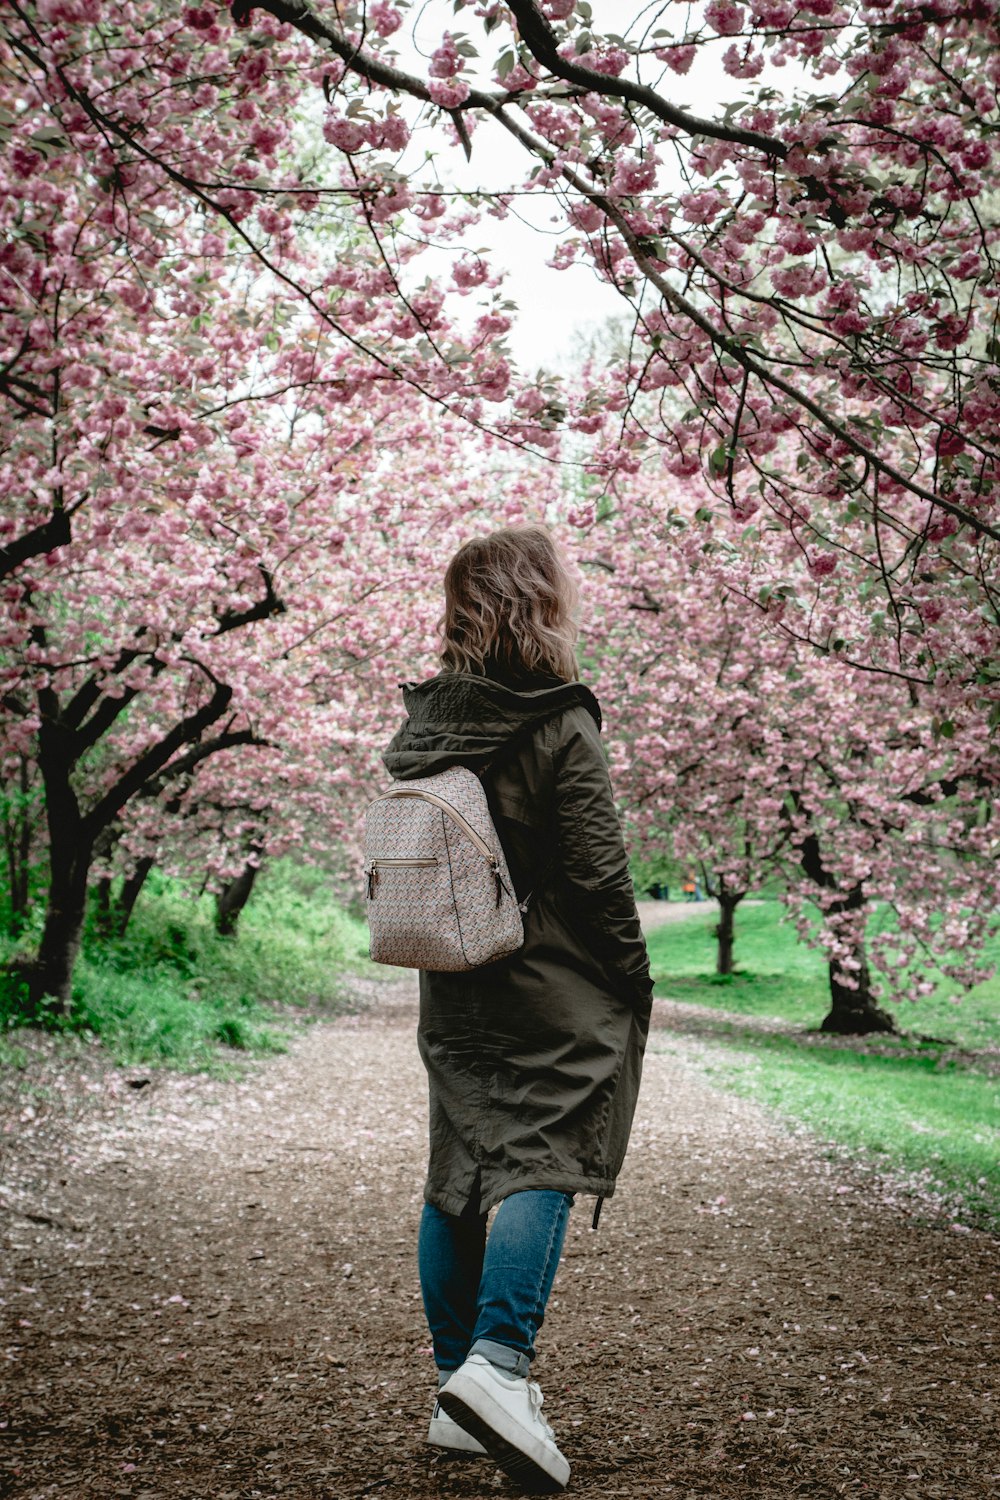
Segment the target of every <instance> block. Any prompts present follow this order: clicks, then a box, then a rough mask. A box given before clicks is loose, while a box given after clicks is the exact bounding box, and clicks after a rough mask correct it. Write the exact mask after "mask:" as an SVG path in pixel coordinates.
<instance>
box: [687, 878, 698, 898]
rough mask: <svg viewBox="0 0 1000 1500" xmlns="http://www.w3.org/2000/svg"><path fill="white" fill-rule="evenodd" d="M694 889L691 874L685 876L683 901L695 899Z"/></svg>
mask: <svg viewBox="0 0 1000 1500" xmlns="http://www.w3.org/2000/svg"><path fill="white" fill-rule="evenodd" d="M696 889H697V887H696V885H695V880H694V877H693V876H692V875H689V876H688V878H687V880H685V882H684V900H685V901H694V900H696V899H697V898H696V896H695V891H696Z"/></svg>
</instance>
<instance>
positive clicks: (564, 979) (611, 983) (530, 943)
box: [384, 672, 652, 1214]
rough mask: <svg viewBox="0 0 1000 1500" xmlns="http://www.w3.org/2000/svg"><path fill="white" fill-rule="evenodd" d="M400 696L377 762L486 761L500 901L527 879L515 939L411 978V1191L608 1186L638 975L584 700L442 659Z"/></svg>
mask: <svg viewBox="0 0 1000 1500" xmlns="http://www.w3.org/2000/svg"><path fill="white" fill-rule="evenodd" d="M403 699H404V703H405V707H406V711H407V714H408V718H407V719H406V720H405V722H404V723H403V725H402V727H401V728H400V730H399V731H398V733H397V734H396V735H395V736H394V738H393V740H392V743H391V744H390V745H389V747H388V749H387V751H386V753H385V757H384V758H385V764H386V766H387V768H388V770H389V771H390V773H391V774H392V776H393V777H394V778H396V779H397V780H404V781H405V780H408V779H411V778H413V777H417V776H429V775H433V774H434V772H436V771H443V770H444V769H445V768H446V767H447V766H450V765H464V766H469V767H470V768H471V769H473V770H476V771H481V770H482V768H483V767H484V766H486V767H487V769H486V771H485V773H484V775H483V785H484V787H485V789H486V793H487V796H488V798H489V802H490V807H491V811H492V813H493V819H494V822H495V824H496V827H497V832H498V833H499V835H500V840H501V842H502V844H503V847H504V852H505V853H506V856H507V862H508V865H509V867H510V873H511V877H512V879H513V881H514V886H515V889H516V891H517V894H518V897H519V899H523V898H524V897H525V896H526V895H527V894H528V893H529V892H532V891H534V895H533V897H532V900H531V904H530V906H529V909H528V913H527V916H526V917H525V940H524V946H523V947H522V948H520V949H519V950H518V952H517V953H514V954H512V955H511V956H510V957H509V958H505V959H502V960H500V962H498V963H495V964H489V965H487V966H486V967H484V968H480V969H474V970H472V971H471V972H469V973H464V974H444V973H421V975H420V1023H419V1030H418V1043H419V1047H420V1054H421V1057H422V1058H423V1061H424V1064H425V1066H426V1068H427V1073H428V1078H429V1081H430V1166H429V1170H428V1176H427V1185H426V1189H425V1196H426V1198H427V1201H428V1202H430V1203H433V1204H435V1205H436V1207H438V1208H440V1209H442V1210H443V1211H444V1212H445V1213H450V1214H458V1213H461V1212H462V1210H463V1209H464V1208H466V1206H467V1204H469V1201H470V1199H473V1198H475V1199H477V1200H478V1202H479V1206H480V1211H482V1212H485V1211H486V1210H487V1209H488V1208H490V1207H492V1205H493V1204H495V1203H499V1202H500V1201H501V1199H503V1198H506V1197H507V1196H508V1195H509V1194H510V1193H513V1192H517V1191H518V1190H519V1189H523V1188H555V1189H559V1190H561V1191H563V1192H583V1193H597V1194H600V1195H603V1196H610V1195H611V1193H613V1192H614V1186H615V1178H616V1176H617V1173H618V1170H619V1168H620V1166H621V1163H622V1158H623V1157H624V1155H625V1147H626V1145H627V1144H628V1136H629V1130H630V1128H631V1123H632V1115H633V1112H634V1110H635V1103H636V1096H637V1094H638V1089H639V1077H640V1073H641V1070H642V1054H643V1048H644V1046H645V1041H646V1032H647V1029H648V1026H649V1011H650V997H651V991H652V983H651V981H650V978H649V964H648V960H647V957H646V948H645V944H644V943H643V939H642V934H641V932H640V930H639V920H638V917H637V915H636V909H635V899H634V896H633V892H632V883H631V880H630V878H629V873H628V864H627V860H626V855H625V847H624V843H623V840H622V833H621V827H620V824H619V821H618V815H617V812H616V810H615V805H614V799H613V796H612V791H611V783H610V779H609V776H608V768H607V763H606V761H605V758H604V752H603V750H602V747H601V741H600V723H601V713H600V709H599V708H598V705H597V700H596V698H595V697H594V696H593V694H592V693H591V692H590V691H589V690H588V689H587V688H585V687H583V686H582V685H581V684H579V683H559V682H557V681H556V680H555V679H551V678H548V679H534V680H532V681H531V682H529V683H526V684H524V685H521V686H519V687H518V688H517V689H515V688H513V687H511V686H508V685H506V684H504V683H501V682H498V681H494V680H492V679H491V678H488V677H473V676H466V675H464V674H461V673H451V672H448V673H442V674H440V675H439V676H437V677H434V678H431V679H430V680H429V681H427V682H422V683H419V684H417V685H414V686H409V687H405V688H404V689H403ZM515 737H516V738H515ZM511 741H513V743H509V742H511ZM505 747H506V749H505ZM536 883H537V889H536Z"/></svg>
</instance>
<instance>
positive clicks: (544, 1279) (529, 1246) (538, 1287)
mask: <svg viewBox="0 0 1000 1500" xmlns="http://www.w3.org/2000/svg"><path fill="white" fill-rule="evenodd" d="M572 1203H573V1195H572V1194H571V1193H557V1192H550V1191H549V1190H548V1189H543V1188H529V1189H527V1190H526V1191H525V1192H523V1193H512V1194H511V1196H510V1197H509V1198H505V1199H504V1201H503V1202H502V1203H501V1205H500V1207H499V1208H498V1209H497V1212H496V1218H495V1219H494V1220H493V1227H492V1228H491V1230H490V1233H489V1237H487V1234H486V1215H485V1214H479V1213H474V1212H470V1211H469V1210H466V1211H465V1212H464V1213H463V1214H461V1215H460V1216H457V1215H455V1214H446V1213H442V1212H441V1210H440V1209H439V1208H435V1207H434V1205H433V1204H431V1203H425V1204H424V1212H423V1216H422V1218H421V1220H420V1238H419V1242H418V1255H419V1262H420V1287H421V1291H422V1292H423V1297H424V1310H425V1312H426V1313H427V1322H428V1324H429V1326H430V1330H431V1338H432V1340H433V1343H434V1362H435V1364H436V1365H437V1367H438V1369H439V1370H440V1371H441V1372H442V1373H445V1374H447V1373H450V1372H451V1371H452V1370H457V1369H458V1367H459V1365H461V1364H463V1363H464V1361H465V1359H466V1357H467V1355H469V1354H472V1353H473V1352H475V1353H476V1354H482V1355H483V1356H484V1357H485V1358H486V1359H488V1360H490V1361H491V1362H492V1363H493V1364H495V1365H498V1366H499V1367H500V1368H501V1369H503V1370H509V1371H510V1372H511V1373H512V1374H514V1375H526V1374H527V1373H528V1367H529V1365H530V1363H531V1361H532V1360H533V1359H534V1357H535V1335H536V1334H537V1332H538V1330H539V1328H541V1326H542V1319H543V1318H544V1317H545V1304H546V1302H547V1301H548V1298H549V1292H550V1291H551V1290H552V1282H553V1281H554V1279H555V1274H556V1267H557V1266H558V1264H559V1256H560V1254H561V1253H562V1247H563V1240H564V1239H565V1238H566V1225H567V1223H568V1222H569V1211H570V1208H571V1206H572Z"/></svg>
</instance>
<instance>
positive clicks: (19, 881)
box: [3, 755, 34, 937]
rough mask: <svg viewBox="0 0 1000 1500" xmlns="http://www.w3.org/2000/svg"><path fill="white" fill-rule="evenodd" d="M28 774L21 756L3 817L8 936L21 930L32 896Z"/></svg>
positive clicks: (29, 775)
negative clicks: (15, 789)
mask: <svg viewBox="0 0 1000 1500" xmlns="http://www.w3.org/2000/svg"><path fill="white" fill-rule="evenodd" d="M30 793H31V771H30V766H29V762H28V758H27V756H24V755H22V756H21V769H20V774H19V778H18V794H19V795H18V796H17V797H16V799H15V800H14V803H13V805H12V806H11V807H9V808H8V809H7V810H6V813H5V816H4V830H3V832H4V853H5V854H6V857H7V890H8V893H9V895H8V899H9V902H10V907H9V914H8V927H9V930H10V935H11V937H19V936H20V934H21V933H22V932H23V931H24V924H25V921H26V919H27V915H28V902H29V900H30V896H31V882H30V873H31V847H32V842H33V836H34V822H33V819H32V812H31V807H30V805H29V796H30Z"/></svg>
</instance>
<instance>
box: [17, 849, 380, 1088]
mask: <svg viewBox="0 0 1000 1500" xmlns="http://www.w3.org/2000/svg"><path fill="white" fill-rule="evenodd" d="M366 947H367V934H366V930H365V927H364V923H363V922H360V921H359V920H358V919H357V918H354V917H352V916H350V915H349V914H348V913H346V912H344V911H343V910H342V909H341V908H340V907H338V906H337V905H335V903H334V901H333V898H332V896H331V895H330V894H329V891H328V889H327V884H326V882H325V879H324V877H323V876H322V874H321V873H319V872H316V871H306V870H297V869H295V868H294V866H292V865H291V864H290V863H288V862H284V863H281V864H279V865H277V866H275V867H274V868H273V869H270V870H267V871H265V872H264V873H263V874H262V875H261V877H260V879H259V881H258V886H257V888H256V889H255V891H254V894H253V897H252V898H251V901H250V903H249V904H248V906H247V907H246V909H245V910H244V912H243V913H242V915H241V917H240V921H239V926H238V928H237V932H236V934H235V935H234V936H233V937H228V938H223V937H220V936H219V935H218V934H217V933H216V931H215V927H214V922H213V906H212V902H211V900H210V899H209V898H207V897H198V896H197V895H195V894H194V893H192V892H191V891H190V890H189V889H188V888H187V887H185V886H184V885H182V884H181V883H180V882H179V881H174V880H170V879H168V878H166V877H164V876H161V875H158V874H157V873H156V872H154V873H153V874H152V875H151V876H150V878H149V880H148V882H147V885H146V888H145V889H144V890H143V893H142V895H141V897H140V899H139V902H138V903H137V905H136V909H135V912H134V914H133V917H132V920H131V922H130V924H129V927H128V931H127V932H126V934H125V936H124V937H123V938H121V939H120V940H117V941H109V940H107V939H102V938H100V937H99V936H98V935H97V932H96V931H95V929H94V927H93V926H91V928H90V930H89V931H88V933H87V935H86V938H85V942H84V947H83V952H82V953H81V956H80V958H79V960H78V963H77V968H76V972H75V976H74V984H73V1005H72V1009H71V1011H70V1013H69V1015H66V1016H60V1015H57V1014H56V1013H55V1011H54V1009H52V1008H51V1007H50V1008H48V1009H47V1011H46V1010H45V1009H44V1008H43V1013H42V1021H43V1023H44V1024H47V1025H49V1026H50V1027H51V1028H52V1029H54V1030H60V1031H72V1032H87V1033H91V1034H93V1035H96V1036H98V1037H99V1038H100V1039H101V1041H102V1042H103V1043H104V1044H105V1045H106V1046H107V1047H108V1049H109V1050H110V1052H111V1053H112V1054H113V1056H114V1057H115V1058H116V1059H117V1060H118V1061H120V1062H142V1063H144V1064H155V1063H172V1064H174V1065H179V1066H183V1067H197V1068H202V1067H217V1066H219V1065H220V1062H222V1061H223V1060H224V1059H225V1057H226V1056H227V1055H228V1056H229V1057H230V1058H231V1057H232V1056H233V1055H234V1054H237V1053H265V1052H273V1051H276V1050H280V1049H281V1048H282V1046H283V1040H282V1037H283V1026H282V1022H283V1020H284V1019H286V1018H287V1017H288V1016H289V1015H290V1014H291V1013H292V1012H295V1013H298V1014H299V1015H300V1016H301V1015H303V1014H305V1015H310V1016H311V1015H316V1014H332V1013H335V1012H336V1011H337V1010H338V1009H340V1008H342V1006H343V1004H344V990H343V975H344V972H345V970H350V969H352V968H354V967H356V966H357V965H358V964H359V963H360V962H361V961H362V960H363V958H364V955H365V952H366ZM22 1013H23V1002H22V999H21V997H20V996H19V995H18V994H17V993H16V992H15V991H13V990H12V989H10V988H9V989H8V992H7V994H6V995H5V996H4V997H2V998H0V1019H2V1021H3V1022H4V1024H5V1025H6V1026H7V1027H8V1028H10V1027H12V1026H14V1025H16V1024H17V1022H18V1020H19V1018H20V1015H21V1014H22ZM10 1043H11V1044H12V1043H13V1038H11V1039H10ZM9 1045H10V1044H9ZM0 1061H2V1058H0Z"/></svg>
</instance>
